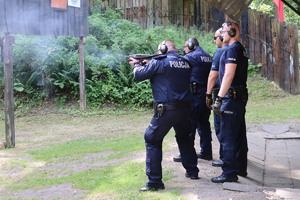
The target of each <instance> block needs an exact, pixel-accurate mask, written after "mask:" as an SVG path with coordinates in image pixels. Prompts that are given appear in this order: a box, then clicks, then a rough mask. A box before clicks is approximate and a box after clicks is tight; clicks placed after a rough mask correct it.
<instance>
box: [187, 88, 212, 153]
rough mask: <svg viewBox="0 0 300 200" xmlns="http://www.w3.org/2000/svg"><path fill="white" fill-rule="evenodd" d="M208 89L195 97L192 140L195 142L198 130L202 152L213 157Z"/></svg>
mask: <svg viewBox="0 0 300 200" xmlns="http://www.w3.org/2000/svg"><path fill="white" fill-rule="evenodd" d="M205 93H206V88H201V89H200V94H197V95H193V110H192V132H191V135H190V138H191V140H192V141H193V142H194V141H195V135H196V130H197V131H198V134H199V137H200V149H201V150H200V152H201V153H202V154H203V155H207V156H212V145H211V141H212V137H211V128H210V122H209V117H210V109H209V108H208V107H207V106H206V95H205Z"/></svg>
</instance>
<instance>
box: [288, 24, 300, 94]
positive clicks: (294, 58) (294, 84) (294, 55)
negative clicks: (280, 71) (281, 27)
mask: <svg viewBox="0 0 300 200" xmlns="http://www.w3.org/2000/svg"><path fill="white" fill-rule="evenodd" d="M297 36H298V27H297V25H290V26H289V37H290V41H289V48H290V49H291V52H290V59H291V64H290V66H289V69H290V71H289V73H290V78H291V88H290V92H291V94H299V93H300V81H299V46H298V42H299V41H298V37H297Z"/></svg>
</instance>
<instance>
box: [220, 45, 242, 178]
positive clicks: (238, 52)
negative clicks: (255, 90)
mask: <svg viewBox="0 0 300 200" xmlns="http://www.w3.org/2000/svg"><path fill="white" fill-rule="evenodd" d="M220 62H221V63H220V70H219V77H218V78H219V81H220V83H222V78H223V76H224V73H225V64H226V63H234V64H237V67H236V71H235V75H234V78H233V81H232V83H231V86H230V88H231V89H234V88H237V87H241V88H244V89H243V93H242V94H243V98H233V97H232V95H231V94H230V92H229V91H228V92H227V93H226V95H225V97H224V99H223V100H222V105H221V123H220V128H221V133H220V134H221V144H222V147H223V162H224V165H223V166H222V170H223V174H224V175H226V176H231V177H234V176H236V175H237V174H239V173H241V174H242V173H243V174H244V173H246V172H247V152H248V146H247V137H246V123H245V113H246V104H247V100H248V93H247V92H246V89H245V88H246V87H247V83H246V82H247V71H248V57H247V54H246V51H245V49H244V47H243V46H242V44H241V43H240V42H235V43H233V44H232V45H230V46H229V48H228V49H227V50H226V51H225V52H224V53H223V55H222V57H221V60H220Z"/></svg>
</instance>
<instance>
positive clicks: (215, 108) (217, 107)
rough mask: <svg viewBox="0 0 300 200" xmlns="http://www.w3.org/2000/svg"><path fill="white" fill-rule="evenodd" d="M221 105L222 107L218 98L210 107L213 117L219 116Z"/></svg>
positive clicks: (220, 99)
mask: <svg viewBox="0 0 300 200" xmlns="http://www.w3.org/2000/svg"><path fill="white" fill-rule="evenodd" d="M221 105H222V98H221V97H219V96H218V97H217V98H216V100H215V103H214V105H213V106H212V110H213V111H214V114H215V115H219V114H221Z"/></svg>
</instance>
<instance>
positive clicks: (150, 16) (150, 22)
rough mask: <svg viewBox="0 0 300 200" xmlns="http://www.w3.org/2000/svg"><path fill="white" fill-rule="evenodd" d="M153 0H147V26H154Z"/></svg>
mask: <svg viewBox="0 0 300 200" xmlns="http://www.w3.org/2000/svg"><path fill="white" fill-rule="evenodd" d="M153 1H154V0H147V28H153V25H154V24H153V12H154V11H153Z"/></svg>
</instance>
